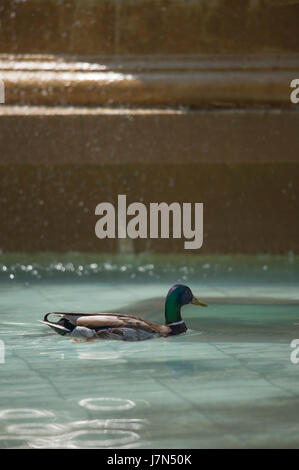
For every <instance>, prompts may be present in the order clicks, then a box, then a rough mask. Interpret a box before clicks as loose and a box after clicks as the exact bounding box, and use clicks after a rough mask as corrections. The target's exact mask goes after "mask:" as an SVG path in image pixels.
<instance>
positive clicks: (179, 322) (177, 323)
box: [167, 320, 184, 326]
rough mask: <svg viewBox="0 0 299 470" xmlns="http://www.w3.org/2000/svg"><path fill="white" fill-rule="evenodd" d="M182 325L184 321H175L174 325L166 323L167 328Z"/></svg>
mask: <svg viewBox="0 0 299 470" xmlns="http://www.w3.org/2000/svg"><path fill="white" fill-rule="evenodd" d="M182 323H184V320H181V321H176V322H174V323H167V326H175V325H181V324H182Z"/></svg>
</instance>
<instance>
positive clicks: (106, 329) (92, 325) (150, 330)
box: [41, 284, 207, 341]
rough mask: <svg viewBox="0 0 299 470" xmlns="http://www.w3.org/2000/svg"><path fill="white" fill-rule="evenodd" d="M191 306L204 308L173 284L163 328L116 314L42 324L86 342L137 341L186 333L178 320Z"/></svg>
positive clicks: (66, 316) (69, 317)
mask: <svg viewBox="0 0 299 470" xmlns="http://www.w3.org/2000/svg"><path fill="white" fill-rule="evenodd" d="M187 304H193V305H199V306H202V307H207V304H206V303H204V302H202V301H201V300H199V299H197V298H196V297H194V295H193V294H192V292H191V289H190V288H189V287H187V286H184V285H182V284H176V285H174V286H172V287H171V289H169V291H168V294H167V296H166V301H165V325H157V324H156V323H151V322H150V321H148V320H143V319H142V318H138V317H135V316H131V315H123V314H120V313H61V312H51V313H47V314H46V315H45V317H44V320H41V322H42V323H45V324H46V325H48V326H50V327H51V328H53V329H54V330H55V332H56V333H58V334H61V335H70V336H73V337H77V338H80V337H81V338H86V339H95V338H99V339H101V338H102V339H118V340H124V341H140V340H144V339H150V338H153V337H155V336H172V335H179V334H181V333H184V332H185V331H187V327H186V324H185V322H184V320H182V317H181V307H182V306H183V305H187ZM49 315H54V316H56V317H60V320H59V321H57V322H52V321H49V320H48V317H49Z"/></svg>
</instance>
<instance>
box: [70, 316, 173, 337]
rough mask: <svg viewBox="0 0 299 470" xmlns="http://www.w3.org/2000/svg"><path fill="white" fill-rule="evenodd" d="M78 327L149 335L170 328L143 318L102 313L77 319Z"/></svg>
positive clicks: (160, 332) (163, 331) (164, 331)
mask: <svg viewBox="0 0 299 470" xmlns="http://www.w3.org/2000/svg"><path fill="white" fill-rule="evenodd" d="M77 325H79V326H85V327H87V328H101V327H103V328H104V327H106V328H107V327H109V328H133V329H134V330H143V331H147V332H149V333H159V334H163V333H166V330H167V332H168V327H165V326H164V325H157V324H156V323H151V322H149V321H147V320H143V319H142V318H138V317H134V316H131V315H122V314H109V313H102V314H96V315H89V316H85V315H84V316H82V317H79V318H78V319H77Z"/></svg>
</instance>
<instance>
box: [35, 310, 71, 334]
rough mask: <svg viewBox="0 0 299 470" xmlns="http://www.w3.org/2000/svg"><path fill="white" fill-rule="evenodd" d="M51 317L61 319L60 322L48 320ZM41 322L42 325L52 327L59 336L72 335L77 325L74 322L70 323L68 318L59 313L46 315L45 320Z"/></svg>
mask: <svg viewBox="0 0 299 470" xmlns="http://www.w3.org/2000/svg"><path fill="white" fill-rule="evenodd" d="M49 315H54V316H56V317H60V320H59V321H58V322H53V321H50V320H48V316H49ZM40 321H41V323H44V324H45V325H48V326H50V327H51V328H52V329H53V330H54V331H55V332H56V333H58V334H59V335H66V334H70V333H71V332H72V331H73V329H74V328H75V325H74V324H73V323H72V322H70V321H69V319H68V318H65V316H64V314H63V313H59V312H50V313H46V315H45V316H44V319H43V320H40Z"/></svg>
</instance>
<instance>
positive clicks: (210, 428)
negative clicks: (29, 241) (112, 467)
mask: <svg viewBox="0 0 299 470" xmlns="http://www.w3.org/2000/svg"><path fill="white" fill-rule="evenodd" d="M0 263H1V264H0V273H1V275H0V293H1V304H0V328H1V330H0V340H1V341H2V342H3V344H4V346H5V357H4V358H3V356H2V357H1V359H2V361H0V362H1V363H0V383H1V388H0V448H85V447H87V448H89V447H97V448H216V447H221V448H225V447H234V448H244V447H271V448H273V447H298V445H299V422H298V410H299V363H298V364H293V363H292V362H291V361H290V354H291V352H292V348H291V347H290V343H291V341H292V340H293V339H295V338H299V290H298V279H299V276H298V260H297V259H296V257H294V256H293V255H292V254H291V255H289V256H288V257H281V258H272V257H245V258H244V257H234V258H230V257H207V258H204V257H200V258H198V259H197V260H194V258H184V257H181V258H180V257H166V258H165V257H163V256H160V257H159V256H156V257H154V256H150V255H148V256H145V257H142V256H141V257H139V258H138V257H137V258H136V257H135V258H134V257H126V256H124V257H113V258H105V259H103V258H102V257H101V256H97V257H96V256H94V255H79V254H68V255H63V256H62V255H56V256H55V257H54V255H50V254H48V255H42V256H36V255H35V256H30V255H26V256H24V255H22V256H21V255H2V257H1V258H0ZM34 271H35V272H34ZM176 282H183V283H186V284H187V285H189V286H190V287H191V289H192V290H193V292H194V294H196V295H198V296H199V298H202V299H203V300H206V301H208V303H209V307H208V308H205V309H203V308H198V307H196V306H193V305H188V306H186V307H184V308H183V310H182V313H183V318H184V320H185V321H186V324H187V325H188V327H189V330H188V332H187V333H186V334H184V335H180V336H177V337H169V338H155V339H153V340H148V341H142V342H134V343H129V342H121V341H100V340H99V341H93V342H75V341H74V340H72V339H67V338H65V337H62V336H58V335H56V334H55V333H54V332H53V331H52V330H50V329H49V328H47V327H46V326H44V325H42V324H41V323H39V322H38V321H37V320H39V319H42V317H43V315H44V313H46V312H49V311H53V310H56V311H57V310H58V311H77V310H78V311H82V312H88V311H89V312H96V311H103V312H105V311H106V312H107V311H119V312H127V313H132V314H139V315H140V316H144V317H145V318H147V319H149V320H151V321H154V322H158V323H161V322H162V321H163V309H164V297H165V295H166V293H167V290H168V288H169V287H170V286H171V285H172V284H174V283H176Z"/></svg>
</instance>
